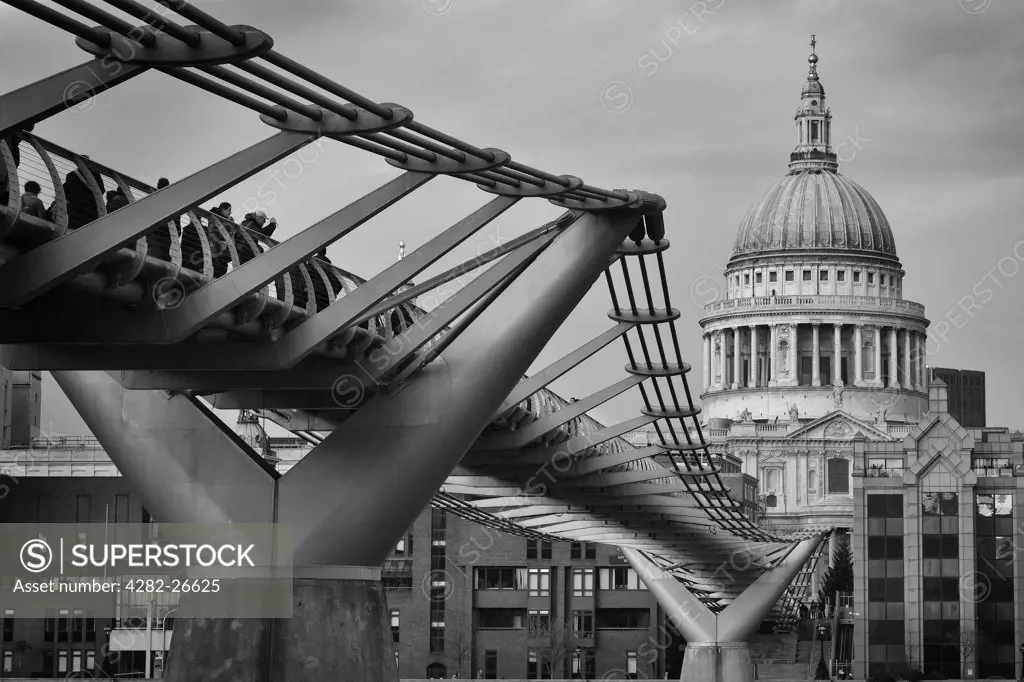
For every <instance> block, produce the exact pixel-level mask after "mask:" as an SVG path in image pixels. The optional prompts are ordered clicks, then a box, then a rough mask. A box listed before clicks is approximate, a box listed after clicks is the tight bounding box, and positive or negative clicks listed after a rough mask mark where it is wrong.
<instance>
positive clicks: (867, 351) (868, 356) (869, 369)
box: [864, 341, 875, 379]
mask: <svg viewBox="0 0 1024 682" xmlns="http://www.w3.org/2000/svg"><path fill="white" fill-rule="evenodd" d="M874 374H875V344H873V343H871V342H870V341H868V342H867V343H865V344H864V376H865V378H866V379H872V378H874ZM869 375H870V376H869Z"/></svg>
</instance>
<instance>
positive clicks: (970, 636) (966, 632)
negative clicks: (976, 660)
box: [957, 625, 982, 678]
mask: <svg viewBox="0 0 1024 682" xmlns="http://www.w3.org/2000/svg"><path fill="white" fill-rule="evenodd" d="M981 639H982V637H981V635H980V634H978V632H977V631H976V630H975V629H974V628H973V627H971V626H970V625H967V626H966V627H961V628H960V637H959V638H958V639H957V648H959V649H960V667H961V669H960V672H961V674H962V675H963V676H964V677H965V678H966V677H967V661H969V660H970V659H971V658H972V657H973V656H974V652H975V651H977V650H978V644H979V643H980V642H981Z"/></svg>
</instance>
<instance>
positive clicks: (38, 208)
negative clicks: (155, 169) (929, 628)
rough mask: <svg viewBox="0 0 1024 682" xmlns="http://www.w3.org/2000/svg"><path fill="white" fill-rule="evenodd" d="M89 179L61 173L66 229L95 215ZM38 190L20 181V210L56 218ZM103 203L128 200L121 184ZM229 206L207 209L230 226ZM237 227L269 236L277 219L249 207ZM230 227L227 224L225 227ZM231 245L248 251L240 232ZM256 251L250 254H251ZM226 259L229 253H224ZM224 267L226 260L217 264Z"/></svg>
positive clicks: (15, 142)
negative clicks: (21, 191) (65, 208)
mask: <svg viewBox="0 0 1024 682" xmlns="http://www.w3.org/2000/svg"><path fill="white" fill-rule="evenodd" d="M29 131H31V126H30V127H28V128H26V130H25V132H29ZM4 141H5V142H7V144H8V148H9V149H10V150H11V155H12V156H13V157H14V165H15V167H16V168H17V167H18V166H20V164H21V153H20V147H19V142H20V140H19V138H18V137H17V136H11V137H9V138H5V140H4ZM82 158H83V159H88V158H89V157H88V156H85V155H83V157H82ZM7 176H8V174H7V164H6V163H4V162H3V161H2V159H0V206H4V205H7V203H8V189H7V180H8V177H7ZM92 176H93V180H94V181H95V185H96V187H98V188H99V191H100V192H101V193H103V192H104V181H103V177H102V176H101V175H100V172H99V171H98V170H93V171H92ZM91 184H92V183H90V182H88V181H87V180H86V178H85V176H84V175H83V174H82V172H81V171H80V169H75V170H72V171H70V172H69V173H68V174H67V175H66V176H65V177H64V183H63V190H64V199H65V201H66V205H67V213H68V229H69V230H77V229H78V228H80V227H82V226H84V225H88V224H89V223H91V222H93V221H94V220H96V219H97V218H99V217H100V216H99V212H100V207H99V204H98V203H97V201H96V195H95V194H94V192H93V188H92V187H91V186H90V185H91ZM170 184H171V183H170V181H169V180H168V179H167V178H160V179H159V181H158V182H157V185H156V188H157V190H161V189H164V188H165V187H168V186H170ZM41 193H42V187H41V186H40V184H39V183H38V182H36V181H35V180H29V181H28V182H26V183H25V185H24V193H23V194H22V196H21V214H22V215H26V216H32V217H34V218H39V219H40V220H46V221H49V222H56V204H57V202H56V200H55V201H54V202H53V203H51V205H50V206H49V208H47V207H46V205H45V204H44V203H43V200H42V199H41V198H40V196H39V195H40V194H41ZM103 198H104V199H105V206H104V208H105V209H106V212H107V213H113V212H114V211H117V210H118V209H121V208H124V207H125V206H127V205H128V204H129V203H131V202H130V201H129V200H128V197H127V196H126V195H125V193H124V191H123V190H122V189H121V188H117V189H113V190H110V191H107V192H106V193H105V196H104V197H103ZM231 210H232V206H231V204H230V203H229V202H226V201H225V202H222V203H221V204H220V205H218V206H216V207H214V208H212V209H210V211H209V212H210V213H211V214H213V215H215V216H217V217H218V218H221V219H223V220H225V221H227V222H228V223H229V226H233V225H234V223H235V221H234V218H233V217H232V215H231ZM172 222H173V223H174V224H175V226H176V227H177V229H178V232H179V234H180V232H181V219H180V218H176V219H173V221H172ZM241 227H243V228H245V229H247V230H250V231H251V232H253V233H256V234H259V235H262V236H264V237H267V238H270V237H272V236H273V234H274V232H275V230H277V220H276V219H274V218H271V217H268V216H267V214H266V212H264V211H262V210H256V211H252V212H251V213H247V214H246V215H245V217H244V218H243V219H242V222H241ZM229 230H230V227H229ZM234 237H235V239H234V241H235V245H236V247H238V248H243V249H244V250H245V251H248V250H249V248H248V245H247V244H245V241H246V240H244V239H242V238H241V236H240V235H237V234H235V235H234ZM219 251H220V252H221V253H219V254H218V255H219V256H220V257H221V259H223V257H224V256H225V255H226V254H224V253H223V252H225V251H227V249H226V248H221V249H219ZM256 255H257V254H252V256H253V257H255V256H256ZM316 257H317V258H318V259H320V260H321V261H323V262H325V263H330V262H331V261H330V259H329V258H328V257H327V248H326V247H324V248H323V249H321V250H320V251H319V252H318V253H317V254H316ZM228 260H230V256H228ZM223 267H226V264H225V265H224V266H222V267H221V268H216V269H223Z"/></svg>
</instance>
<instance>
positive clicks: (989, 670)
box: [975, 494, 1017, 679]
mask: <svg viewBox="0 0 1024 682" xmlns="http://www.w3.org/2000/svg"><path fill="white" fill-rule="evenodd" d="M975 528H976V550H975V551H976V564H975V565H976V566H977V568H978V572H979V573H981V575H982V576H983V578H979V582H981V581H983V582H982V584H983V585H985V586H986V588H987V589H986V595H985V599H984V600H983V601H980V602H978V604H977V606H976V609H977V618H978V621H977V627H978V633H977V634H978V642H979V644H978V650H977V660H978V677H979V678H981V677H996V676H1001V677H1005V678H1010V679H1013V677H1014V674H1013V672H1014V666H1013V661H1014V644H1015V642H1014V640H1013V631H1014V627H1013V620H1014V606H1013V601H1014V600H1013V585H1014V582H1015V575H1014V571H1015V568H1014V566H1015V563H1016V560H1015V557H1016V549H1017V547H1016V544H1015V542H1014V539H1013V536H1014V530H1015V529H1014V526H1013V495H1012V494H1000V495H978V496H977V502H976V512H975Z"/></svg>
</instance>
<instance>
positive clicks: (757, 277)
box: [754, 272, 764, 284]
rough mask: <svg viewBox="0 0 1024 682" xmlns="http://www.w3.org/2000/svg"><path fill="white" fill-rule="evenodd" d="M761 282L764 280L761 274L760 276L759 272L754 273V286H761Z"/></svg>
mask: <svg viewBox="0 0 1024 682" xmlns="http://www.w3.org/2000/svg"><path fill="white" fill-rule="evenodd" d="M763 280H764V277H763V276H762V274H761V273H760V272H755V273H754V282H755V283H756V284H761V282H762V281H763Z"/></svg>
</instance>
